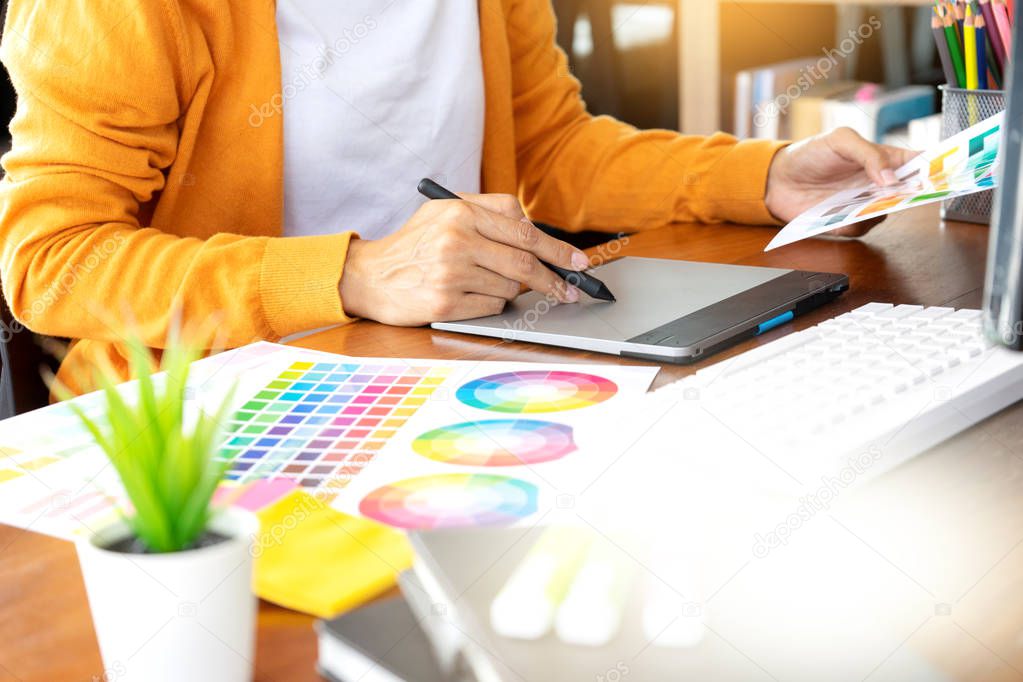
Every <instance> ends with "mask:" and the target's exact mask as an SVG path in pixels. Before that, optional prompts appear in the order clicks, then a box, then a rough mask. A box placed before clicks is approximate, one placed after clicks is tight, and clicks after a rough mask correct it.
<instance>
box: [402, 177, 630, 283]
mask: <svg viewBox="0 0 1023 682" xmlns="http://www.w3.org/2000/svg"><path fill="white" fill-rule="evenodd" d="M417 189H418V190H419V193H420V194H422V195H423V196H424V197H426V198H427V199H461V197H459V196H458V195H457V194H455V193H454V192H452V191H451V190H449V189H446V188H444V187H441V186H440V185H438V184H437V183H436V182H434V181H433V180H431V179H430V178H423V179H422V180H420V181H419V187H418V188H417ZM540 262H541V263H543V264H544V266H546V267H547V268H548V269H549V270H551V271H552V272H553V273H554V274H556V275H557V276H558V277H560V278H561V279H563V280H565V281H566V282H568V283H569V284H571V285H572V286H574V287H576V288H577V289H579V290H580V291H582V292H583V293H585V294H586V295H588V296H590V297H592V298H598V299H600V300H601V301H611V302H612V303H613V302H614V301H615V296H614V294H612V293H611V290H610V289H608V288H607V285H606V284H604V283H603V282H601V281H600V280H599V279H597V278H596V277H594V276H593V275H588V274H586V273H585V272H581V271H576V270H568V269H566V268H559V267H558V266H557V265H551V264H550V263H547V262H546V261H540Z"/></svg>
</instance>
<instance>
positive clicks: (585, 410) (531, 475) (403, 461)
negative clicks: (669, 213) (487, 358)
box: [0, 343, 657, 538]
mask: <svg viewBox="0 0 1023 682" xmlns="http://www.w3.org/2000/svg"><path fill="white" fill-rule="evenodd" d="M656 373H657V368H654V367H617V366H613V365H597V366H587V365H551V364H531V363H500V362H464V361H462V362H456V361H450V362H448V361H436V360H408V359H395V358H350V357H345V356H339V355H333V354H329V353H321V352H317V351H307V350H302V349H295V348H290V347H286V346H279V345H276V344H269V343H257V344H252V345H250V346H246V347H244V348H240V349H236V350H233V351H229V352H227V353H223V354H220V355H217V356H214V357H212V358H208V359H205V360H201V361H199V362H197V363H195V364H194V365H193V369H192V372H191V374H190V378H189V389H188V390H189V396H190V398H189V399H190V400H193V399H194V400H195V403H194V408H196V409H198V408H202V409H206V411H207V412H210V411H212V410H213V408H214V407H215V406H216V405H218V404H219V402H220V401H222V400H223V398H224V396H225V395H226V393H227V391H228V389H229V388H230V386H231V385H232V384H236V392H235V396H236V398H235V400H236V403H237V409H236V410H235V411H234V412H233V414H232V417H231V419H230V420H229V422H228V423H227V424H225V430H226V432H227V433H226V434H225V437H224V444H223V448H222V451H221V456H222V457H223V458H225V459H228V460H231V461H232V462H233V466H232V469H231V471H230V472H229V474H228V480H227V481H225V483H224V484H223V485H222V486H221V489H220V490H219V491H218V493H217V497H216V501H217V502H219V503H222V504H234V505H237V506H240V507H243V508H246V509H249V510H251V511H255V510H257V509H260V508H264V507H266V506H267V505H270V504H272V503H274V502H275V501H277V500H278V499H280V498H281V497H283V496H284V495H287V494H288V493H289V492H290V491H292V490H294V489H295V488H301V489H304V490H306V491H307V492H309V493H312V494H314V495H315V496H316V497H317V498H318V499H319V500H321V501H323V502H327V503H332V504H333V505H334V506H335V507H336V508H337V509H339V510H342V511H346V512H349V513H355V514H362V515H364V516H367V517H369V518H372V519H374V520H377V521H382V522H384V523H389V524H391V525H394V526H397V527H402V528H411V527H427V526H437V525H460V524H481V523H495V522H502V523H504V522H515V521H516V520H519V519H525V518H527V517H529V516H531V515H534V514H535V513H536V511H537V509H538V508H539V506H538V505H539V503H540V499H541V496H547V498H548V499H550V498H549V496H550V495H557V494H571V491H572V489H573V485H574V484H576V483H578V482H579V481H582V480H583V479H584V478H585V476H584V474H585V472H587V471H589V470H592V469H593V468H595V467H601V466H606V462H605V463H603V464H602V462H603V459H602V458H606V457H610V456H613V454H614V452H615V450H614V447H615V445H614V443H615V440H616V438H624V437H625V436H624V434H625V431H626V430H625V429H621V428H615V427H614V426H612V424H613V423H614V417H615V416H616V415H619V414H621V413H620V411H618V410H619V409H620V407H621V406H623V405H625V404H628V400H629V398H631V397H635V396H638V395H641V394H642V393H644V392H645V391H646V390H647V388H648V387H649V385H650V382H651V381H652V380H653V377H654V375H655V374H656ZM122 390H123V391H124V392H125V393H126V394H127V395H130V393H131V392H132V384H130V383H129V384H125V385H124V386H123V388H122ZM76 401H78V404H80V405H82V406H83V407H84V408H85V409H86V411H87V412H89V413H90V414H93V415H98V414H102V409H103V401H102V399H101V395H100V394H99V393H93V394H88V395H85V396H82V397H80V398H77V399H76ZM424 477H425V478H424ZM281 479H287V480H286V481H284V480H281ZM409 479H415V481H414V482H413V483H411V484H408V483H402V482H407V481H408V480H409ZM394 484H399V485H397V486H396V487H397V488H398V490H397V495H398V496H399V497H401V498H402V500H403V502H402V503H401V504H397V506H396V505H395V502H394V500H395V499H396V498H395V494H396V492H395V491H394V490H391V489H390V488H389V486H391V487H395V485H394ZM402 486H405V488H403V487H402ZM409 486H411V488H412V489H411V490H406V488H407V487H409ZM367 496H371V497H372V499H373V500H376V502H368V503H365V504H364V503H363V502H364V498H366V497H367ZM126 508H127V503H126V500H125V496H124V491H123V489H122V488H121V486H120V484H119V482H118V480H117V476H116V474H115V472H114V471H113V468H112V467H111V466H110V465H109V462H108V461H107V459H106V456H105V455H104V454H103V452H102V451H101V450H100V449H99V448H98V447H97V446H96V445H95V444H94V443H93V441H92V438H91V436H90V435H89V434H88V432H86V431H85V429H84V428H83V427H81V426H80V425H79V424H78V420H77V417H75V415H74V414H73V413H72V412H71V410H70V409H69V408H68V406H67V405H66V404H58V405H53V406H50V407H46V408H43V409H41V410H36V411H34V412H31V413H28V414H26V415H21V416H19V417H15V418H12V419H9V420H6V421H4V422H2V423H0V522H3V523H9V524H11V525H15V526H18V527H22V528H29V529H31V530H36V531H39V532H44V533H49V534H51V535H55V536H57V537H63V538H74V537H78V536H81V535H82V534H83V533H88V532H90V531H93V530H96V529H98V528H100V527H102V526H103V525H105V524H106V523H108V522H110V521H112V520H113V519H115V518H116V517H117V514H118V509H122V510H123V509H126ZM409 509H412V510H413V511H412V512H410V511H409ZM416 510H418V511H416Z"/></svg>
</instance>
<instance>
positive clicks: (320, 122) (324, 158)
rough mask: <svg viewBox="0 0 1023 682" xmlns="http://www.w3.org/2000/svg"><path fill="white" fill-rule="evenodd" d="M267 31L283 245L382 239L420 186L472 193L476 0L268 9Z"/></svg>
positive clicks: (306, 1) (477, 122)
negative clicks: (287, 240) (280, 143)
mask: <svg viewBox="0 0 1023 682" xmlns="http://www.w3.org/2000/svg"><path fill="white" fill-rule="evenodd" d="M277 33H278V38H279V41H280V50H281V68H282V89H281V95H282V101H283V116H284V234H285V236H296V235H315V234H329V233H334V232H342V231H345V230H355V231H356V232H358V233H359V234H360V235H361V236H362V237H363V238H365V239H376V238H379V237H383V236H386V235H387V234H390V233H391V232H394V231H396V230H397V229H399V228H400V227H401V226H402V225H403V224H404V223H405V221H406V220H408V218H409V217H410V216H411V215H412V214H413V213H414V212H415V210H416V209H417V208H418V207H419V206H420V205H421V204H422V203H423V201H425V200H424V199H423V198H422V197H421V196H420V195H419V194H418V193H417V192H416V185H417V184H418V183H419V180H420V179H421V178H424V177H432V178H433V179H435V180H437V181H438V182H440V183H441V184H443V185H445V186H447V187H449V188H451V189H452V190H454V191H458V192H461V191H464V192H478V191H479V186H480V162H481V155H482V150H483V115H484V93H483V67H482V60H481V57H480V40H479V15H478V10H477V6H476V0H277Z"/></svg>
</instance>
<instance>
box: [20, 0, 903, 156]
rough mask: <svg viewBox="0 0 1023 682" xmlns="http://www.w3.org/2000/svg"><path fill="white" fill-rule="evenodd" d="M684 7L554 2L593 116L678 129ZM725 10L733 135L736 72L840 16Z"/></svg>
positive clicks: (870, 73)
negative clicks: (679, 22)
mask: <svg viewBox="0 0 1023 682" xmlns="http://www.w3.org/2000/svg"><path fill="white" fill-rule="evenodd" d="M226 1H228V0H225V2H226ZM680 1H683V0H645V1H644V0H638V1H633V2H617V1H615V0H553V3H554V7H555V11H556V12H557V14H558V17H559V22H560V24H559V31H558V40H559V42H560V43H561V45H562V46H563V47H565V49H566V50H567V51H568V52H569V54H570V58H571V63H572V68H573V70H574V72H575V73H576V75H577V76H578V77H579V78H580V80H581V81H582V82H583V93H584V96H585V97H586V100H587V103H588V105H589V107H590V110H591V111H593V112H594V113H598V114H611V115H615V116H618V117H620V118H622V119H624V120H626V121H628V122H630V123H633V124H634V125H637V126H639V127H643V128H650V127H661V128H677V127H678V120H679V114H678V57H677V50H678V36H677V31H676V17H675V12H676V10H677V5H678V3H679V2H680ZM710 1H714V0H710ZM6 6H7V0H0V8H2V9H3V10H4V12H6ZM57 7H59V5H56V6H55V10H54V11H57V10H56V8H57ZM868 7H869V6H868ZM720 11H721V20H720V23H721V55H720V59H721V75H720V78H719V84H718V86H719V88H720V95H721V111H722V114H721V121H720V125H721V127H722V128H723V129H725V130H729V131H730V130H732V129H733V121H732V110H733V93H734V82H735V74H736V72H738V71H739V70H741V69H748V68H752V67H755V66H757V65H759V64H764V63H770V62H777V61H783V60H786V59H792V58H796V57H801V56H805V55H808V54H809V55H813V54H819V53H820V51H821V49H822V48H825V47H829V46H832V45H833V44H834V42H835V26H836V10H835V5H831V4H827V3H823V4H822V3H816V4H802V3H800V4H787V3H762V2H744V3H738V2H721V10H720ZM904 11H905V12H907V13H909V12H912V11H913V9H912V8H905V10H904ZM883 30H884V29H883V28H882V30H881V31H879V32H878V33H877V34H876V35H873V36H872V37H871V38H870V39H868V40H866V41H865V42H864V44H863V45H862V46H861V47H860V48H858V50H857V52H858V54H857V68H856V74H855V75H856V78H857V79H859V80H867V81H880V80H881V79H882V76H883V74H882V68H881V64H880V56H879V55H880V48H879V41H880V36H881V32H882V31H883ZM13 107H14V98H13V92H12V89H11V87H10V83H9V81H8V79H7V78H3V79H2V81H0V120H3V121H4V122H6V121H9V120H10V118H11V116H12V114H13ZM5 135H6V128H3V129H0V138H2V137H4V136H5ZM3 142H4V141H3V140H2V139H0V144H2V143H3Z"/></svg>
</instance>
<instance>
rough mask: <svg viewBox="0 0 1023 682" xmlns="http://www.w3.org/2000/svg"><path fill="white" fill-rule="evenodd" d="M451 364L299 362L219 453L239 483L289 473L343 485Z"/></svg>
mask: <svg viewBox="0 0 1023 682" xmlns="http://www.w3.org/2000/svg"><path fill="white" fill-rule="evenodd" d="M449 372H450V368H448V367H444V366H407V365H397V364H395V365H384V364H359V363H334V362H294V363H292V364H291V365H290V366H289V367H288V368H287V369H286V370H285V371H283V372H281V373H280V375H278V376H277V377H276V378H275V379H274V380H273V381H271V382H269V383H268V384H267V385H266V387H265V388H264V389H262V390H260V391H258V392H257V393H256V394H255V395H254V396H253V397H252V398H251V399H250V400H248V401H247V402H246V403H245V404H244V405H242V406H241V408H240V409H239V410H238V412H237V413H236V414H235V415H234V418H233V419H232V421H231V423H230V425H229V428H228V433H229V436H228V438H227V439H226V441H225V442H224V445H223V447H222V448H221V457H222V458H223V459H226V460H230V461H232V465H231V469H230V471H229V472H228V475H227V476H228V478H229V479H230V480H234V481H237V482H239V483H245V482H249V481H254V480H259V479H264V478H272V477H285V478H290V479H293V480H295V481H297V482H298V483H299V485H301V486H302V487H303V488H306V489H315V488H321V487H325V486H326V484H328V483H329V486H330V487H331V488H341V487H344V486H345V485H347V483H348V482H349V481H350V480H351V478H352V477H353V476H355V475H357V474H358V473H359V472H360V471H362V468H363V467H364V466H365V465H366V464H368V463H369V462H370V461H372V460H373V458H374V457H375V456H376V454H377V453H378V452H379V451H380V450H381V449H382V448H383V447H384V444H385V443H387V441H388V440H389V439H390V438H391V437H392V436H394V434H395V433H397V431H398V429H399V428H401V426H402V425H404V423H405V422H406V420H407V419H408V418H409V417H411V416H412V415H413V414H415V413H416V411H417V410H418V409H419V408H420V407H421V406H422V405H423V404H424V403H425V402H426V400H427V398H429V396H430V395H431V394H432V393H433V392H434V390H436V388H437V387H438V386H439V385H440V384H442V383H443V382H444V379H445V377H447V375H448V374H449Z"/></svg>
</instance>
